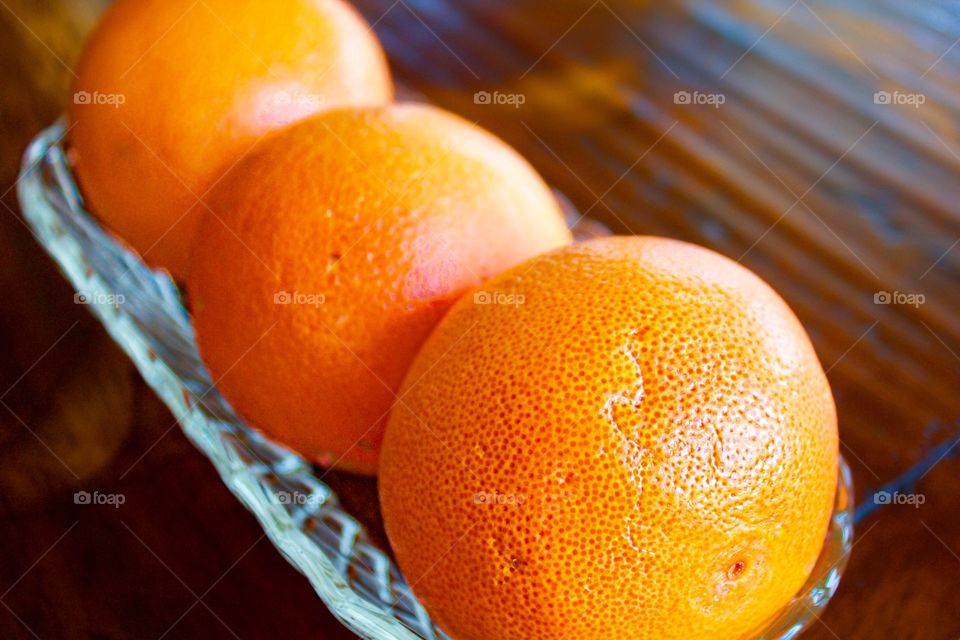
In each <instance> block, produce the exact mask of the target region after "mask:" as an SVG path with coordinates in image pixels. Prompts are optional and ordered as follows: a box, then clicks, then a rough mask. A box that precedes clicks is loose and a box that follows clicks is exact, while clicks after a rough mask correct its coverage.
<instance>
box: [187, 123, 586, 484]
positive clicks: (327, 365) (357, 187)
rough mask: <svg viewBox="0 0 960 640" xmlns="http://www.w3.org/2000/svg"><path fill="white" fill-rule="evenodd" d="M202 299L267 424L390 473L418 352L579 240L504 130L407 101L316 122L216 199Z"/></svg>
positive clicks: (223, 368)
mask: <svg viewBox="0 0 960 640" xmlns="http://www.w3.org/2000/svg"><path fill="white" fill-rule="evenodd" d="M210 207H211V209H212V212H211V213H210V214H208V215H207V216H205V217H204V219H203V222H202V225H201V231H200V234H199V242H198V243H197V245H196V251H195V254H194V263H193V271H192V273H191V276H190V279H189V292H190V295H191V301H192V306H193V313H194V324H195V327H196V331H197V339H198V342H199V346H200V352H201V354H202V355H203V357H204V360H205V362H206V363H207V365H208V366H209V368H210V371H211V373H212V375H213V379H214V380H215V381H216V382H217V385H218V386H219V388H220V390H221V391H222V392H223V394H224V396H225V397H226V398H227V399H228V400H229V401H230V402H231V403H232V404H233V406H234V407H235V408H236V409H237V411H239V413H240V414H241V415H242V416H243V417H245V418H246V419H247V420H248V421H249V422H250V423H251V424H252V425H253V426H255V427H257V428H259V429H261V430H262V431H264V432H265V433H267V434H269V435H271V436H273V437H275V438H277V439H279V440H280V441H282V442H284V443H286V444H288V445H290V446H291V447H293V448H294V449H296V450H298V451H300V452H301V453H303V454H305V455H306V456H308V457H310V458H312V459H313V460H316V461H318V462H320V463H321V464H325V465H331V464H335V465H336V466H337V467H339V468H342V469H346V470H350V471H355V472H361V473H374V472H375V471H376V467H377V461H378V458H379V451H380V443H381V440H382V434H383V427H384V425H385V423H386V418H387V415H388V413H389V410H390V406H391V403H392V402H393V400H394V397H395V393H396V390H397V388H398V387H399V385H400V382H401V380H402V378H403V375H404V373H405V372H406V370H407V367H408V366H409V364H410V361H411V360H412V359H413V356H414V355H415V353H416V351H417V349H419V347H420V345H421V344H422V342H423V341H424V340H425V339H426V337H427V335H428V334H429V333H430V331H431V329H432V328H433V327H434V325H435V324H436V323H437V321H438V320H439V319H440V318H441V316H442V315H443V314H444V312H445V311H446V310H447V308H448V307H449V306H450V305H451V304H452V303H453V302H454V301H455V300H456V299H457V298H458V297H459V296H460V295H461V294H462V293H463V292H464V291H466V290H467V289H469V288H471V287H473V286H475V285H477V284H479V283H481V282H482V281H484V280H485V279H487V278H489V277H490V276H492V275H494V274H496V273H498V272H500V271H502V270H504V269H506V268H508V267H511V266H514V265H516V264H518V263H520V262H522V261H523V260H525V259H527V258H529V257H531V256H533V255H536V254H538V253H540V252H543V251H546V250H549V249H553V248H556V247H558V246H561V245H563V244H565V243H568V242H569V241H570V233H569V231H568V230H567V228H566V226H565V225H564V223H563V220H562V215H561V213H560V210H559V207H558V205H557V202H556V200H555V198H554V197H553V194H552V192H551V191H550V189H549V188H548V187H547V186H546V185H545V184H544V183H543V181H542V180H541V178H540V177H539V176H538V175H537V174H536V173H535V172H534V170H533V169H532V168H531V167H530V166H529V165H528V164H527V162H526V161H525V160H523V158H521V157H520V156H519V155H518V154H517V153H516V152H515V151H513V150H512V149H511V148H509V147H508V146H506V145H505V144H504V143H503V142H501V141H500V140H499V139H497V138H495V137H494V136H493V135H491V134H489V133H487V132H485V131H483V130H481V129H479V128H477V127H475V126H473V125H471V124H470V123H468V122H466V121H464V120H462V119H460V118H458V117H456V116H454V115H452V114H449V113H446V112H444V111H442V110H440V109H436V108H433V107H429V106H422V105H414V104H396V105H391V106H386V107H379V108H378V107H372V108H366V109H344V110H338V111H333V112H328V113H325V114H322V115H319V116H315V117H313V118H311V119H308V120H304V121H303V122H300V123H298V124H296V125H293V126H292V127H291V128H289V129H287V130H285V131H282V132H280V133H277V134H275V135H274V136H273V137H272V138H271V139H270V140H269V141H266V142H264V143H262V144H261V145H260V147H259V148H258V149H256V150H255V151H254V152H253V153H251V154H250V155H249V156H248V157H247V158H245V159H244V160H242V161H241V162H240V163H239V164H238V165H237V167H236V168H235V169H234V170H233V171H232V172H230V174H229V175H228V176H227V177H226V178H225V179H224V180H223V182H221V183H220V184H219V185H217V187H216V188H215V189H214V191H213V192H212V193H211V196H210Z"/></svg>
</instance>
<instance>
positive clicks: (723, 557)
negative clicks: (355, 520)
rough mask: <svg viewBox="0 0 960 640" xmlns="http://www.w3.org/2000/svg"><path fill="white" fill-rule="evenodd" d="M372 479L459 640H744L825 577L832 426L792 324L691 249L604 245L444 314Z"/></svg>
mask: <svg viewBox="0 0 960 640" xmlns="http://www.w3.org/2000/svg"><path fill="white" fill-rule="evenodd" d="M400 396H401V397H402V398H403V402H400V403H398V404H397V405H396V407H395V408H394V411H393V414H392V416H391V419H390V422H389V425H388V428H387V431H386V436H385V441H384V445H383V454H382V458H381V464H380V477H379V489H380V497H381V506H382V512H383V517H384V522H385V525H386V530H387V534H388V536H389V539H390V542H391V546H392V548H393V551H394V553H395V556H396V559H397V561H398V563H399V565H400V568H401V569H402V571H403V573H404V576H405V577H406V579H407V581H408V582H409V584H411V585H412V587H413V591H414V592H415V594H416V595H417V596H418V598H419V599H420V601H421V602H422V603H423V604H424V606H425V607H426V609H427V611H428V612H429V613H430V615H431V617H432V618H433V619H434V620H435V621H436V622H437V623H438V625H439V626H440V627H441V628H443V629H444V630H445V631H447V632H448V633H449V634H450V635H451V636H452V637H454V638H457V640H485V639H489V638H497V639H498V640H541V639H544V640H545V639H547V638H558V637H568V638H577V639H578V640H601V639H602V640H608V639H609V638H657V639H674V638H675V639H684V640H686V639H689V638H731V639H732V638H740V637H742V636H744V634H748V633H750V632H751V631H756V630H757V629H758V627H760V626H761V625H763V623H765V622H766V621H768V619H769V618H770V617H771V616H773V615H774V614H775V613H776V612H777V611H778V610H780V609H781V608H782V607H783V606H785V605H786V604H787V602H788V601H789V600H790V598H791V597H792V596H793V595H794V594H795V593H796V592H797V591H798V589H799V588H800V587H801V585H802V584H803V583H804V581H805V580H806V578H807V577H808V575H809V573H810V572H811V570H812V568H813V566H814V563H815V561H816V559H817V557H818V555H819V553H820V550H821V546H822V543H823V540H824V535H825V533H826V529H827V526H828V521H829V517H830V514H831V509H832V505H833V499H834V493H835V488H836V478H837V457H838V435H837V421H836V412H835V407H834V403H833V398H832V395H831V392H830V388H829V386H828V383H827V379H826V376H825V375H824V372H823V369H822V368H821V365H820V363H819V361H818V360H817V357H816V355H815V353H814V350H813V348H812V346H811V343H810V341H809V339H808V337H807V335H806V333H805V332H804V330H803V328H802V327H801V325H800V323H799V321H798V320H797V318H796V317H795V316H794V314H793V313H792V312H791V311H790V309H789V308H788V307H787V305H786V303H785V302H784V301H783V300H782V299H781V298H780V296H779V295H777V294H776V293H775V292H774V291H773V290H772V289H771V288H770V287H769V286H767V285H766V284H765V283H764V282H763V281H761V280H760V279H759V278H758V277H757V276H756V275H754V274H753V273H751V272H750V271H748V270H747V269H745V268H743V267H742V266H740V265H738V264H736V263H734V262H733V261H731V260H729V259H727V258H725V257H722V256H720V255H719V254H716V253H714V252H712V251H709V250H707V249H704V248H700V247H696V246H693V245H689V244H686V243H682V242H678V241H673V240H667V239H661V238H651V237H613V238H606V239H600V240H592V241H589V242H586V243H582V244H574V245H571V246H568V247H565V248H561V249H558V250H555V251H553V252H552V253H549V254H547V255H546V256H541V257H536V258H534V259H532V260H531V261H529V262H527V263H525V264H522V265H520V266H517V267H515V268H513V269H511V270H509V271H507V272H506V273H503V274H501V275H499V276H497V277H495V278H492V279H491V280H490V281H488V282H486V283H485V284H483V285H481V286H480V287H479V288H476V289H474V290H473V292H471V293H469V294H467V295H466V296H464V297H463V298H462V299H461V300H460V301H459V302H458V303H457V304H456V305H454V306H453V308H452V309H451V310H450V311H449V312H448V314H447V315H446V316H445V317H444V319H443V320H442V321H441V322H440V324H439V325H438V326H437V328H436V330H435V331H434V332H433V334H432V335H431V336H430V338H429V339H428V340H427V342H426V343H425V345H424V346H423V348H422V350H421V351H420V353H419V355H418V356H417V357H416V359H415V360H414V363H413V365H412V366H411V368H410V370H409V372H408V373H407V376H406V378H405V381H404V384H403V386H402V387H401V389H400Z"/></svg>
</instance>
